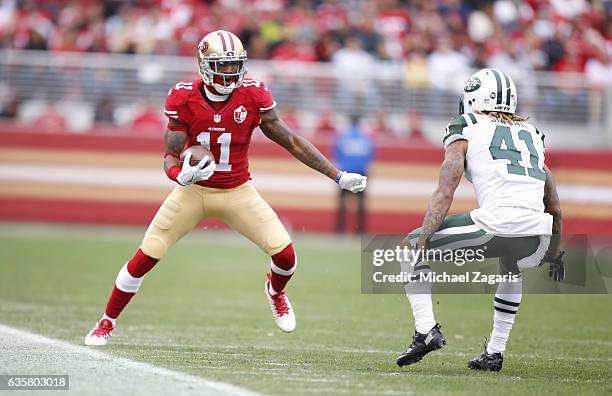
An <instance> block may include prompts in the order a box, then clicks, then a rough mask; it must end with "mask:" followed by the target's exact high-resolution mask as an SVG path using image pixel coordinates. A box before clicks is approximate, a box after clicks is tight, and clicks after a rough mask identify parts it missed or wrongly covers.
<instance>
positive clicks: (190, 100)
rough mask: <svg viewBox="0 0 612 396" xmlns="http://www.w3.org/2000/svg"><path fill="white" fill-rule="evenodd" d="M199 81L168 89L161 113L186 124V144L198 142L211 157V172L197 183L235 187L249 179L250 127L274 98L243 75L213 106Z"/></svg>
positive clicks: (274, 103)
mask: <svg viewBox="0 0 612 396" xmlns="http://www.w3.org/2000/svg"><path fill="white" fill-rule="evenodd" d="M203 84H204V82H203V81H202V80H201V79H200V80H193V81H188V82H180V83H178V84H176V85H175V86H173V87H172V88H171V89H170V91H168V96H167V97H166V106H165V109H164V113H165V114H166V116H167V117H168V118H171V119H174V120H178V121H180V122H182V123H183V124H185V125H187V147H189V146H194V145H196V144H201V145H203V146H205V147H206V148H208V149H209V150H210V151H211V152H212V154H213V155H214V157H215V162H216V163H217V169H216V170H215V173H214V174H213V175H212V176H211V178H210V179H208V180H204V181H201V182H198V183H197V184H199V185H200V186H204V187H211V188H224V189H227V188H233V187H237V186H239V185H241V184H243V183H245V182H246V181H247V180H249V176H250V174H249V159H248V152H249V143H250V142H251V135H252V134H253V130H254V129H255V128H256V127H257V126H258V125H259V123H260V122H261V117H262V115H263V113H265V112H267V111H269V110H271V109H273V108H274V107H275V106H276V102H275V101H274V99H273V98H272V94H271V93H270V90H269V89H268V87H267V86H266V84H264V83H263V82H261V81H258V80H254V79H252V78H248V77H247V78H245V79H244V81H243V83H242V85H241V86H240V87H238V88H236V89H235V90H234V91H233V92H232V93H231V94H230V95H229V98H228V99H227V100H226V101H225V102H222V105H220V106H219V105H218V106H215V107H217V108H218V110H215V108H214V107H213V106H212V105H211V104H210V102H208V100H207V99H205V98H204V96H203V92H202V91H203V89H201V88H202V85H203Z"/></svg>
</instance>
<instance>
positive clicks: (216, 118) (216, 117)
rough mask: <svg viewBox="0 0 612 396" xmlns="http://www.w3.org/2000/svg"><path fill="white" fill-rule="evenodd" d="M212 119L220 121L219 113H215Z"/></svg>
mask: <svg viewBox="0 0 612 396" xmlns="http://www.w3.org/2000/svg"><path fill="white" fill-rule="evenodd" d="M213 120H214V121H215V122H221V114H215V115H214V116H213Z"/></svg>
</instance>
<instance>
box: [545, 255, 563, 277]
mask: <svg viewBox="0 0 612 396" xmlns="http://www.w3.org/2000/svg"><path fill="white" fill-rule="evenodd" d="M564 254H565V251H561V253H559V255H558V256H557V257H556V258H554V259H552V260H546V261H548V263H549V267H548V276H550V279H552V280H553V281H555V282H562V281H563V280H564V279H565V264H563V255H564Z"/></svg>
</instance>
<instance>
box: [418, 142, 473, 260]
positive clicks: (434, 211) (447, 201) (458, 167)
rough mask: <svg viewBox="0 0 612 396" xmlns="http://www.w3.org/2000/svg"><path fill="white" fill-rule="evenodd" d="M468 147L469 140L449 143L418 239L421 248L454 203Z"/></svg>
mask: <svg viewBox="0 0 612 396" xmlns="http://www.w3.org/2000/svg"><path fill="white" fill-rule="evenodd" d="M467 147H468V142H467V140H463V139H461V140H457V141H455V142H453V143H451V144H449V145H448V147H447V148H446V154H445V156H444V162H443V163H442V168H441V169H440V178H439V180H438V187H437V188H436V191H434V193H433V194H432V196H431V198H429V206H428V207H427V213H426V214H425V218H424V219H423V227H422V231H421V234H420V235H419V239H418V240H417V247H418V248H419V249H420V248H424V247H425V246H426V243H427V241H428V240H429V238H430V237H431V236H432V235H433V233H434V232H436V231H437V230H438V228H440V225H441V224H442V222H443V221H444V218H445V217H446V214H447V213H448V209H450V206H451V204H452V203H453V196H454V195H455V190H456V189H457V186H459V182H460V181H461V176H462V175H463V170H464V166H465V153H466V152H467Z"/></svg>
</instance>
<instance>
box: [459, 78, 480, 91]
mask: <svg viewBox="0 0 612 396" xmlns="http://www.w3.org/2000/svg"><path fill="white" fill-rule="evenodd" d="M481 85H482V82H480V79H479V78H478V77H472V78H470V79H469V80H468V82H466V83H465V87H464V88H463V90H464V91H465V92H474V91H476V90H477V89H478V88H480V86H481Z"/></svg>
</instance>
